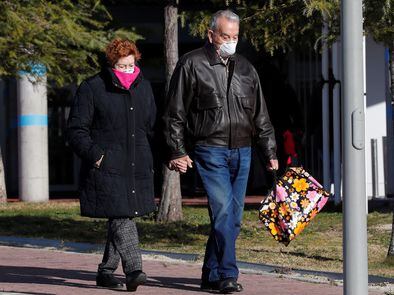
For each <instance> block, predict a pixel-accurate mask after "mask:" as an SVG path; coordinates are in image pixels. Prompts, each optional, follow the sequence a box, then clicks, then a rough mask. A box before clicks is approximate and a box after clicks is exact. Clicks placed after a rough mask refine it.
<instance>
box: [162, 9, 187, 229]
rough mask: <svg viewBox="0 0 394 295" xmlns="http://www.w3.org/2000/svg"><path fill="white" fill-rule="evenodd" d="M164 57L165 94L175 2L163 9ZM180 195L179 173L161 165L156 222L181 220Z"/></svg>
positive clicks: (174, 46)
mask: <svg viewBox="0 0 394 295" xmlns="http://www.w3.org/2000/svg"><path fill="white" fill-rule="evenodd" d="M164 26H165V28H164V55H165V58H166V93H167V90H168V85H169V84H170V79H171V75H172V72H173V71H174V69H175V66H176V63H177V61H178V7H177V1H168V2H167V6H166V7H165V8H164ZM182 219H183V215H182V195H181V185H180V177H179V173H178V172H175V171H171V170H169V169H168V168H167V166H165V165H163V184H162V190H161V200H160V206H159V213H158V215H157V221H161V222H170V221H178V220H182Z"/></svg>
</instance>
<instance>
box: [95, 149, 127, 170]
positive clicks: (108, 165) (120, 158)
mask: <svg viewBox="0 0 394 295" xmlns="http://www.w3.org/2000/svg"><path fill="white" fill-rule="evenodd" d="M125 162H126V159H125V157H124V155H123V152H122V151H121V150H113V149H107V150H106V151H105V153H104V157H103V160H102V162H101V165H100V168H99V169H100V170H101V171H105V172H108V173H112V174H122V173H123V172H124V165H125Z"/></svg>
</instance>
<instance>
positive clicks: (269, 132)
mask: <svg viewBox="0 0 394 295" xmlns="http://www.w3.org/2000/svg"><path fill="white" fill-rule="evenodd" d="M255 77H256V80H255V81H256V82H255V83H256V85H255V87H256V89H257V93H256V109H255V114H254V125H255V131H256V132H255V136H256V138H255V141H256V144H257V147H258V148H259V149H261V150H262V151H263V153H264V155H265V157H266V158H267V159H268V160H272V159H277V157H276V140H275V131H274V127H273V126H272V124H271V120H270V117H269V114H268V110H267V106H266V103H265V99H264V95H263V91H262V89H261V84H260V79H259V76H258V74H257V72H256V71H255Z"/></svg>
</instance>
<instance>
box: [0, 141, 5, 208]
mask: <svg viewBox="0 0 394 295" xmlns="http://www.w3.org/2000/svg"><path fill="white" fill-rule="evenodd" d="M5 202H7V191H6V189H5V176H4V164H3V155H2V153H1V147H0V203H5Z"/></svg>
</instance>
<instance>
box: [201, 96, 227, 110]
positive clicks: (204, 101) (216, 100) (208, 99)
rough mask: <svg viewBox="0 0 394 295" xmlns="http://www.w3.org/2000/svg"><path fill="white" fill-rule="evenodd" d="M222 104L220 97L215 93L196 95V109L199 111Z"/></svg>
mask: <svg viewBox="0 0 394 295" xmlns="http://www.w3.org/2000/svg"><path fill="white" fill-rule="evenodd" d="M222 106H223V102H222V97H220V96H219V95H218V94H217V93H210V94H205V95H201V96H199V97H197V109H198V110H200V111H202V110H208V109H215V108H220V107H222Z"/></svg>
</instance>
